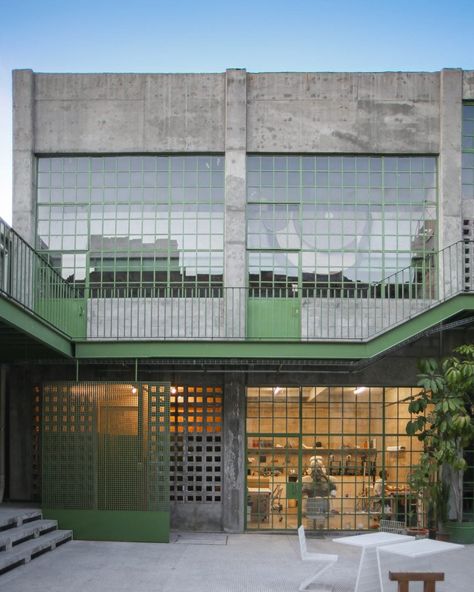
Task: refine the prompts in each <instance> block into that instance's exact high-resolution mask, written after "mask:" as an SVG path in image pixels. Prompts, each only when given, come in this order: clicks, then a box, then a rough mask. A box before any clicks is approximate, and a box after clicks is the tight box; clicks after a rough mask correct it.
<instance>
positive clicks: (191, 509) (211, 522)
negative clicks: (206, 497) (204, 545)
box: [170, 502, 223, 532]
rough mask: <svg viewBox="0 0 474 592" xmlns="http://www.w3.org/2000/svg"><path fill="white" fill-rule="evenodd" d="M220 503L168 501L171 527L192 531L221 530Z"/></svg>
mask: <svg viewBox="0 0 474 592" xmlns="http://www.w3.org/2000/svg"><path fill="white" fill-rule="evenodd" d="M222 507H223V506H222V503H219V502H214V503H205V504H201V503H193V502H186V503H185V504H184V503H182V502H181V503H180V502H170V522H171V528H176V529H180V530H192V531H207V532H209V531H210V530H211V531H220V530H222Z"/></svg>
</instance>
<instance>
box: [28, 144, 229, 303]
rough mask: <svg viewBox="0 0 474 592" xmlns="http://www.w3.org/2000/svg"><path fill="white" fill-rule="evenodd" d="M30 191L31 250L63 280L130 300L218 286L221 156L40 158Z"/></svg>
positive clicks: (220, 270) (221, 230)
mask: <svg viewBox="0 0 474 592" xmlns="http://www.w3.org/2000/svg"><path fill="white" fill-rule="evenodd" d="M37 182H38V209H37V220H38V223H37V224H38V226H37V247H38V249H39V250H41V251H47V252H49V253H50V254H51V261H52V263H53V265H55V267H56V268H57V269H58V270H59V271H60V272H61V274H62V276H63V277H65V278H69V279H70V280H74V281H75V282H76V283H84V282H86V281H87V283H88V284H89V285H90V286H91V288H93V289H97V290H98V289H100V288H115V287H120V288H130V289H131V290H135V293H134V294H132V295H136V293H137V292H140V290H141V291H143V290H146V289H149V290H151V289H152V288H153V287H154V286H156V285H157V284H160V285H170V284H173V285H176V286H180V285H181V286H183V287H185V286H189V287H193V286H215V285H222V276H223V235H224V158H223V157H222V156H214V155H207V156H98V157H51V158H49V157H48V158H45V157H40V158H38V181H37ZM117 295H120V293H119V294H117ZM148 295H151V294H148Z"/></svg>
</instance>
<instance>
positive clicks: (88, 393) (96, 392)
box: [42, 382, 169, 511]
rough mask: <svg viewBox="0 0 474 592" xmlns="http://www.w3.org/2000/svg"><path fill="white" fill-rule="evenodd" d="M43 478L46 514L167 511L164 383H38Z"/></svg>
mask: <svg viewBox="0 0 474 592" xmlns="http://www.w3.org/2000/svg"><path fill="white" fill-rule="evenodd" d="M42 477H43V478H42V501H43V505H44V506H45V507H48V508H63V509H84V510H86V509H98V510H142V511H144V510H147V511H159V510H162V511H168V509H169V495H168V491H169V385H168V384H157V383H153V384H150V383H147V384H143V383H133V384H132V383H103V382H101V383H98V382H77V383H76V382H67V383H54V384H47V385H44V387H43V397H42Z"/></svg>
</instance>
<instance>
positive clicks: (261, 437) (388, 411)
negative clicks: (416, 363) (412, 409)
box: [246, 385, 424, 530]
mask: <svg viewBox="0 0 474 592" xmlns="http://www.w3.org/2000/svg"><path fill="white" fill-rule="evenodd" d="M412 392H413V389H412V388H409V387H403V388H402V387H357V386H356V385H353V386H350V387H349V386H346V387H341V386H329V387H328V386H313V387H282V386H275V387H268V386H267V387H252V388H248V389H247V412H246V418H247V419H246V435H247V497H246V499H247V521H246V525H247V528H248V529H256V530H272V529H273V530H280V529H289V530H294V529H295V528H297V527H298V526H299V525H300V524H304V526H305V528H307V529H310V530H322V529H328V530H369V529H373V528H376V527H377V526H378V523H379V521H380V519H381V518H391V519H393V520H400V521H402V522H404V523H405V524H406V525H410V526H416V525H417V524H423V520H424V513H423V512H424V509H423V508H422V507H421V505H420V503H419V499H418V494H417V493H416V492H412V491H410V488H409V475H410V472H411V470H412V467H414V466H416V465H417V463H418V462H419V457H420V453H421V452H422V448H423V446H422V443H420V442H419V441H418V439H417V438H416V437H411V436H408V435H407V434H406V430H405V426H406V424H407V422H408V421H409V419H410V414H409V412H408V403H409V401H410V396H411V394H412ZM316 464H318V465H320V466H321V467H322V468H323V476H322V477H321V480H320V482H318V483H316V482H315V477H314V474H313V472H312V469H313V466H314V465H316ZM381 473H383V474H384V477H383V487H382V488H381V490H382V489H383V490H384V494H383V495H382V494H381V490H380V491H377V488H378V486H377V482H378V481H379V483H380V479H381V476H380V474H381ZM327 479H329V481H330V482H331V483H332V485H331V489H333V494H331V495H330V491H329V489H326V490H325V492H323V490H322V489H321V484H323V485H324V481H325V480H327ZM315 498H316V499H317V498H326V499H325V501H324V504H323V510H324V511H321V512H319V511H314V508H313V507H312V506H311V502H312V500H314V499H315Z"/></svg>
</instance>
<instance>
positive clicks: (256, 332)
mask: <svg viewBox="0 0 474 592" xmlns="http://www.w3.org/2000/svg"><path fill="white" fill-rule="evenodd" d="M473 245H474V243H473V242H471V241H468V240H466V241H459V242H458V243H455V244H453V245H451V246H449V247H447V248H445V249H443V250H442V251H439V252H433V253H430V254H429V255H428V256H427V257H425V258H424V259H422V260H416V259H414V260H413V261H412V265H410V266H409V267H407V268H405V269H402V270H400V271H399V272H397V273H396V274H394V275H392V276H389V277H387V278H385V279H384V280H383V281H381V282H378V283H376V284H370V285H364V286H351V287H350V288H348V289H338V290H330V289H325V288H321V289H318V288H317V287H315V288H314V289H311V290H310V289H307V288H304V289H298V287H296V286H292V288H291V289H271V290H267V289H263V288H261V289H256V288H250V289H249V288H232V287H228V288H222V287H208V288H189V287H182V286H166V287H163V286H153V285H149V286H141V287H139V288H130V287H123V288H122V287H110V288H94V289H93V290H91V289H88V288H85V289H84V288H77V287H75V286H74V285H72V284H70V283H68V282H67V281H65V280H64V279H63V278H62V277H61V276H60V275H59V274H58V273H57V272H56V271H55V270H54V269H53V268H52V267H51V266H50V265H49V263H48V262H47V261H46V260H45V259H44V258H43V257H42V256H40V255H39V254H38V253H37V252H36V251H35V250H34V249H33V248H32V247H31V246H30V245H28V244H27V243H26V242H25V241H24V240H23V239H21V237H19V236H18V235H17V234H16V233H15V231H14V230H12V229H11V228H10V227H9V226H8V225H7V224H6V223H5V222H3V221H0V295H1V297H2V298H3V299H5V300H8V301H10V302H11V303H14V304H15V305H16V306H17V307H19V308H20V309H23V310H24V311H25V313H28V314H30V315H34V316H35V317H36V318H39V319H41V320H42V321H43V322H44V323H45V324H47V325H48V326H50V327H52V328H54V329H55V330H56V331H57V332H59V333H61V334H62V335H63V336H65V337H67V338H68V339H70V340H72V341H81V342H104V341H105V342H111V341H115V342H117V341H148V342H149V341H157V342H166V341H173V342H179V341H187V342H200V341H202V342H213V341H215V342H286V343H288V342H290V343H291V342H294V343H317V342H322V343H325V342H340V343H364V342H368V341H370V340H371V339H373V338H375V337H377V336H380V335H381V334H383V333H385V332H387V331H389V330H391V329H393V328H395V327H397V326H400V325H402V324H404V323H406V322H407V321H409V320H411V319H413V318H415V317H417V316H419V315H421V314H422V313H424V312H426V311H429V310H431V309H433V308H435V307H437V306H438V305H439V304H441V303H443V302H446V301H447V300H450V299H452V298H454V297H455V296H458V295H460V294H465V293H471V292H472V291H473V289H472V286H473V283H472V272H471V267H470V262H471V259H472V252H473Z"/></svg>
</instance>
